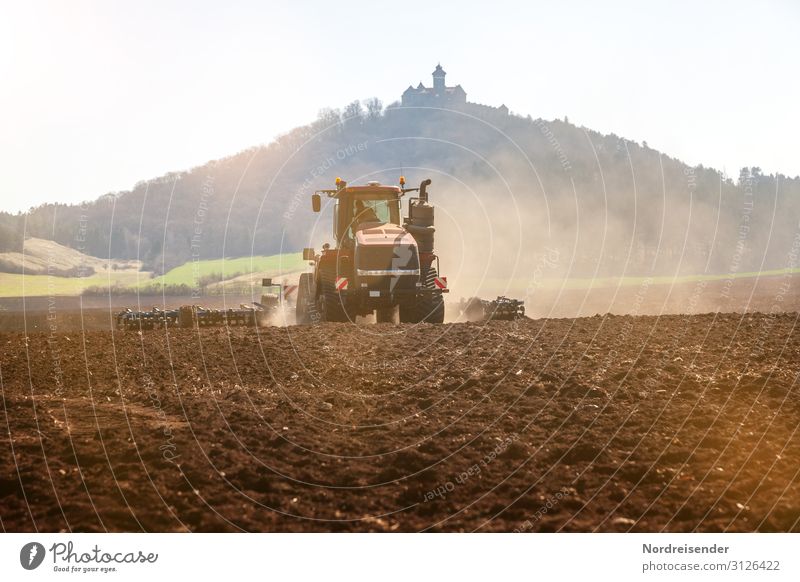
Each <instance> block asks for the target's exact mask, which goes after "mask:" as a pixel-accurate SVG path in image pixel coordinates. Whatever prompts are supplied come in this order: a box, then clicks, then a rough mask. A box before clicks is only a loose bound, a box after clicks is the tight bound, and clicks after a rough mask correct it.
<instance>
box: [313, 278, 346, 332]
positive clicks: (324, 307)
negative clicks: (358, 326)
mask: <svg viewBox="0 0 800 582" xmlns="http://www.w3.org/2000/svg"><path fill="white" fill-rule="evenodd" d="M319 311H320V315H321V316H322V321H333V322H339V323H343V322H346V321H350V317H349V316H348V314H347V311H346V310H345V306H344V305H343V304H342V298H341V295H339V292H338V291H336V286H335V285H334V282H333V281H326V280H325V278H323V280H322V293H321V294H320V306H319Z"/></svg>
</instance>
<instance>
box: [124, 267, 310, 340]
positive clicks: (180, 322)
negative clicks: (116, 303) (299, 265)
mask: <svg viewBox="0 0 800 582" xmlns="http://www.w3.org/2000/svg"><path fill="white" fill-rule="evenodd" d="M261 284H262V286H263V287H264V291H263V294H262V295H261V301H260V302H259V301H253V303H252V304H251V305H246V304H244V303H242V304H240V305H239V308H238V309H237V308H231V309H206V308H204V307H202V306H200V305H182V306H180V307H178V308H176V309H163V310H162V309H159V308H158V307H153V308H152V309H151V310H150V311H133V310H132V309H126V310H125V311H121V312H119V313H117V314H116V315H115V321H114V323H115V327H116V328H117V329H120V330H127V331H130V330H134V331H141V330H150V329H163V328H166V327H180V328H195V327H256V326H262V325H266V324H267V323H268V322H269V319H270V318H271V317H272V316H273V315H274V314H275V313H276V312H277V311H278V310H279V309H280V306H281V303H282V301H283V300H285V299H287V298H288V297H289V296H290V295H291V294H292V292H293V291H294V288H296V285H294V286H286V287H284V286H281V285H273V284H272V280H271V279H263V280H262V283H261Z"/></svg>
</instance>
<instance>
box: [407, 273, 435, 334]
mask: <svg viewBox="0 0 800 582" xmlns="http://www.w3.org/2000/svg"><path fill="white" fill-rule="evenodd" d="M436 275H437V273H436V269H435V268H433V267H431V268H430V269H427V270H425V271H424V272H423V276H424V277H425V288H426V289H434V288H435V285H434V283H433V280H434V278H435V277H436ZM400 323H444V298H443V297H442V295H441V294H440V293H435V294H430V295H425V296H423V297H420V298H419V299H417V301H416V302H415V303H412V304H408V305H403V304H400Z"/></svg>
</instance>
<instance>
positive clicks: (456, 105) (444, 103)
mask: <svg viewBox="0 0 800 582" xmlns="http://www.w3.org/2000/svg"><path fill="white" fill-rule="evenodd" d="M446 75H447V73H446V72H445V71H444V69H443V68H442V65H436V69H435V70H434V71H433V87H426V86H425V85H423V84H422V83H420V84H419V85H417V86H416V87H412V86H411V85H409V86H408V89H406V90H405V91H404V92H403V99H402V102H401V106H402V107H437V108H441V109H457V110H460V111H465V112H468V113H472V114H495V115H496V114H500V115H508V107H506V106H505V105H501V106H500V107H490V106H488V105H480V104H478V103H470V102H468V101H467V92H466V91H464V88H463V87H462V86H461V85H456V86H455V87H448V86H447V84H446V83H445V76H446Z"/></svg>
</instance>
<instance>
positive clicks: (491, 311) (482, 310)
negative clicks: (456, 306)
mask: <svg viewBox="0 0 800 582" xmlns="http://www.w3.org/2000/svg"><path fill="white" fill-rule="evenodd" d="M461 313H462V315H464V316H465V317H466V318H467V319H468V320H470V321H491V320H500V321H513V320H515V319H522V318H524V317H525V302H524V301H521V300H519V299H509V298H508V297H504V296H500V297H498V298H497V299H495V300H494V301H487V300H486V299H479V298H478V297H473V298H472V299H469V300H466V301H465V300H463V299H462V300H461Z"/></svg>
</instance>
